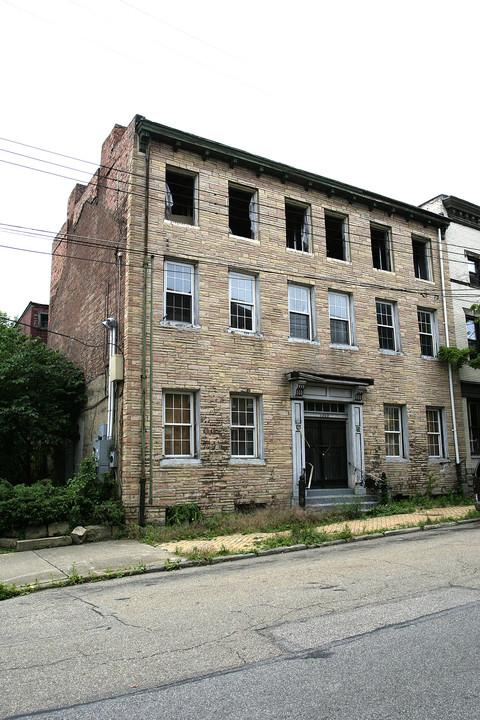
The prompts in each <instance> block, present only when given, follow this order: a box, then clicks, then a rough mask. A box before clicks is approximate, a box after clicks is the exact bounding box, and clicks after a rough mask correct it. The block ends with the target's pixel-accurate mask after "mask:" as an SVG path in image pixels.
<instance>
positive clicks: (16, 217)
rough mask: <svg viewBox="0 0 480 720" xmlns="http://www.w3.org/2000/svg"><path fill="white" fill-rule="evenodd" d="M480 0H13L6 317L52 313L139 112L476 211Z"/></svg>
mask: <svg viewBox="0 0 480 720" xmlns="http://www.w3.org/2000/svg"><path fill="white" fill-rule="evenodd" d="M475 6H476V4H475V3H474V2H471V1H469V2H466V1H465V0H457V2H456V3H453V4H452V3H451V2H449V3H447V2H441V1H439V0H436V1H435V2H433V1H432V2H430V1H429V0H416V2H410V1H409V0H406V1H404V2H401V3H399V2H395V3H394V2H388V0H383V1H381V2H377V1H373V0H363V1H362V2H360V1H358V0H356V1H354V0H345V1H344V2H342V0H337V1H336V2H334V1H333V0H317V2H306V0H297V1H296V2H290V1H289V2H284V1H283V0H275V1H273V0H255V1H253V0H243V1H242V2H236V3H230V2H227V1H226V0H203V1H202V2H199V0H173V1H169V2H166V1H164V0H78V2H77V0H41V2H39V0H11V1H10V0H0V27H1V28H2V37H1V42H0V59H1V67H2V83H1V85H2V113H1V130H0V136H1V138H2V139H1V140H0V192H1V195H0V197H1V205H0V207H1V212H0V230H1V232H0V245H1V247H0V310H3V311H4V312H6V313H7V314H8V315H9V316H11V317H13V316H18V315H20V314H21V313H22V311H23V310H24V308H25V306H26V305H27V304H28V302H29V301H30V300H33V301H35V302H43V303H48V301H49V286H50V255H49V254H50V251H51V238H52V237H53V235H54V234H55V233H56V232H57V231H58V230H59V229H60V227H61V226H62V224H63V222H64V220H65V214H66V206H67V199H68V196H69V194H70V192H71V190H72V188H73V186H74V184H75V182H85V180H86V179H87V178H88V177H89V175H90V174H91V173H92V172H93V171H94V170H95V164H98V163H99V161H100V148H101V144H102V142H103V140H104V139H105V137H106V136H107V135H108V134H109V132H110V130H111V128H112V127H113V125H114V124H115V123H120V124H123V125H126V124H128V123H129V122H130V120H131V119H132V117H133V116H134V115H135V114H137V113H138V114H141V115H145V116H146V117H147V118H148V119H149V120H153V121H156V122H160V123H163V124H165V125H170V126H171V127H175V128H179V129H180V130H184V131H187V132H192V133H194V134H197V135H200V136H203V137H205V138H208V139H211V140H216V141H219V142H222V143H226V144H228V145H232V146H234V147H237V148H240V149H243V150H247V151H249V152H252V153H255V154H257V155H262V156H264V157H267V158H270V159H272V160H277V161H279V162H283V163H287V164H289V165H293V166H295V167H297V168H299V169H303V170H309V171H312V172H315V173H318V174H319V175H324V176H326V177H330V178H333V179H335V180H339V181H342V182H345V183H350V184H352V185H356V186H359V187H362V188H365V189H367V190H371V191H375V192H378V193H381V194H382V195H386V196H389V197H392V198H394V199H397V200H402V201H405V202H409V203H412V204H414V205H417V204H419V203H421V202H424V201H426V200H428V199H430V198H431V197H434V196H435V195H438V194H440V193H446V194H450V195H456V196H458V197H461V198H464V199H466V200H469V201H471V202H474V203H478V204H480V192H479V187H478V180H477V177H478V172H479V171H478V168H479V167H480V158H479V146H480V144H479V117H478V116H479V100H478V77H479V51H478V37H477V33H478V11H476V10H475ZM20 143H23V144H24V145H21V144H20ZM26 145H30V146H35V147H36V148H40V149H41V150H48V151H51V152H53V153H60V154H62V155H68V156H72V157H74V158H78V159H79V160H81V161H89V162H90V163H93V164H88V162H87V163H85V162H79V161H78V160H71V159H67V158H65V157H61V156H60V155H54V154H49V153H46V152H42V151H41V150H39V149H36V150H35V149H32V148H31V147H26ZM25 156H28V157H25ZM32 158H37V159H32ZM52 163H57V164H56V165H55V164H52ZM20 165H22V166H27V167H19V166H20ZM59 165H63V166H67V167H59ZM85 171H88V172H85ZM49 173H51V174H49ZM57 175H62V176H66V177H58V176H57ZM30 228H34V229H35V230H36V232H34V233H33V232H31V231H30V230H29V229H30ZM37 231H42V232H41V233H39V232H37ZM41 235H43V236H44V237H41ZM7 246H8V247H7ZM10 247H15V248H18V249H9V248H10ZM29 251H34V252H29ZM42 253H43V254H42Z"/></svg>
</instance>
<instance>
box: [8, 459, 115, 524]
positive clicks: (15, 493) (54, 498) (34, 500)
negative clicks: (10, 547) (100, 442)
mask: <svg viewBox="0 0 480 720" xmlns="http://www.w3.org/2000/svg"><path fill="white" fill-rule="evenodd" d="M123 515H124V510H123V506H122V503H121V501H120V500H116V499H115V482H114V480H113V478H112V477H111V476H110V475H109V474H106V475H105V476H104V478H103V480H99V479H98V477H97V469H96V465H95V458H94V456H93V455H92V456H91V457H87V458H84V459H83V460H82V462H81V463H80V469H79V471H78V473H76V474H75V475H74V476H73V478H71V479H70V480H68V482H67V485H66V486H65V487H57V486H55V485H53V483H52V481H51V480H39V481H38V482H36V483H34V484H33V485H23V484H22V485H12V484H11V483H10V482H8V481H7V480H0V534H4V535H5V534H6V535H8V534H9V533H11V532H13V531H14V530H18V531H19V532H20V533H23V532H24V531H25V530H26V528H27V527H29V526H30V525H48V524H49V523H52V522H59V521H68V523H69V525H70V527H75V526H76V525H88V524H90V523H94V524H102V525H121V524H122V523H123Z"/></svg>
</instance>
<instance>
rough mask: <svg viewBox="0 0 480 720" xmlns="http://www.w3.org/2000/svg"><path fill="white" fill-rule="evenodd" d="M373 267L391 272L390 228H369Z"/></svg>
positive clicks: (373, 226)
mask: <svg viewBox="0 0 480 720" xmlns="http://www.w3.org/2000/svg"><path fill="white" fill-rule="evenodd" d="M370 238H371V242H372V260H373V267H374V268H377V270H388V272H393V262H392V249H391V237H390V228H382V227H377V226H375V225H371V226H370Z"/></svg>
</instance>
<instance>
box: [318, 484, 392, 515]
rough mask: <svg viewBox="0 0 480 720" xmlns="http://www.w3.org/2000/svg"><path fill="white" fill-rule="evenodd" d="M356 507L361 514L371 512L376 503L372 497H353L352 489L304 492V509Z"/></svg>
mask: <svg viewBox="0 0 480 720" xmlns="http://www.w3.org/2000/svg"><path fill="white" fill-rule="evenodd" d="M344 505H358V506H359V508H360V510H362V512H367V511H368V510H373V508H374V507H376V505H378V501H377V500H376V498H375V497H374V496H373V495H355V493H354V491H353V489H352V488H339V489H337V488H333V489H330V488H328V489H325V490H324V489H313V490H307V491H306V497H305V507H308V508H311V509H315V510H326V509H331V508H333V507H335V506H337V507H339V506H340V507H342V506H344Z"/></svg>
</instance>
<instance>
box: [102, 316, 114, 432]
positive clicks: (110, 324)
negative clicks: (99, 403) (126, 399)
mask: <svg viewBox="0 0 480 720" xmlns="http://www.w3.org/2000/svg"><path fill="white" fill-rule="evenodd" d="M102 325H103V326H104V327H106V328H107V330H108V346H109V352H108V404H107V439H108V440H112V439H113V420H114V413H115V381H114V380H112V379H111V364H112V357H113V356H114V355H115V348H116V346H117V321H116V320H115V318H113V317H109V318H107V319H106V320H104V321H103V322H102Z"/></svg>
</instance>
